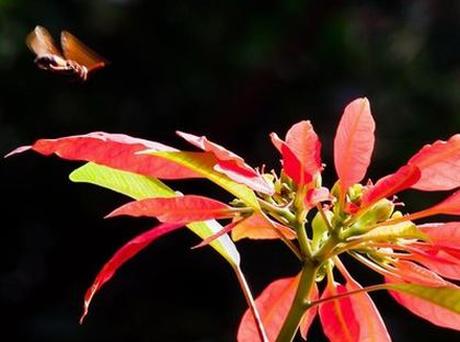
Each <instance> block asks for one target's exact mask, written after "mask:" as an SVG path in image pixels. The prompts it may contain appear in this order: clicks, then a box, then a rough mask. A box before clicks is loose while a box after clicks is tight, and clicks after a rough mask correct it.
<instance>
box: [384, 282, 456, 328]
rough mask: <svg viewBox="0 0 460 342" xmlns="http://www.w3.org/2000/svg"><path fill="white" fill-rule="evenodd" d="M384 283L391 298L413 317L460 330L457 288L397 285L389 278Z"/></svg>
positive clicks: (453, 286) (450, 286)
mask: <svg viewBox="0 0 460 342" xmlns="http://www.w3.org/2000/svg"><path fill="white" fill-rule="evenodd" d="M386 282H387V284H386V286H387V289H388V290H390V291H389V292H390V294H391V295H392V297H393V298H394V299H395V300H396V301H397V302H398V303H399V304H401V305H402V306H404V307H405V308H407V309H408V310H409V311H411V312H412V313H414V314H415V315H417V316H419V317H422V318H424V319H426V320H428V321H430V322H431V323H433V324H435V325H438V326H441V327H446V328H451V329H455V330H460V288H459V287H457V286H455V285H453V284H450V285H448V286H437V287H431V286H426V285H420V284H409V283H407V284H398V283H396V282H397V280H391V279H389V278H386Z"/></svg>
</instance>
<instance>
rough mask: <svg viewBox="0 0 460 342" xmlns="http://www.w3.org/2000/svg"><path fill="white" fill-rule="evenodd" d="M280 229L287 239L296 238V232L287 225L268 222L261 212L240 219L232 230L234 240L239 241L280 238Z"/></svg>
mask: <svg viewBox="0 0 460 342" xmlns="http://www.w3.org/2000/svg"><path fill="white" fill-rule="evenodd" d="M273 226H274V227H275V229H277V230H278V232H279V233H281V234H282V235H283V236H284V237H285V238H286V239H289V240H292V239H295V238H296V234H295V232H294V231H293V230H292V229H291V228H289V227H286V226H283V225H281V224H279V223H277V222H275V221H270V222H267V220H266V219H265V218H264V217H263V216H262V215H260V214H253V215H251V216H250V217H249V218H248V219H247V220H244V221H240V222H239V223H238V225H237V226H236V227H234V228H233V230H232V239H233V241H238V240H241V239H244V238H248V239H254V240H259V239H279V238H280V235H279V233H277V232H276V230H275V229H274V228H273Z"/></svg>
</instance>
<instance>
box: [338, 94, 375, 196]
mask: <svg viewBox="0 0 460 342" xmlns="http://www.w3.org/2000/svg"><path fill="white" fill-rule="evenodd" d="M374 130H375V123H374V119H373V118H372V114H371V110H370V105H369V101H368V100H367V99H366V98H360V99H356V100H354V101H353V102H351V103H350V104H349V105H348V106H347V107H346V108H345V111H344V113H343V116H342V118H341V119H340V123H339V126H338V128H337V133H336V136H335V140H334V163H335V169H336V171H337V175H338V176H339V179H340V184H341V187H342V189H343V190H346V189H347V188H348V187H349V186H350V185H352V184H354V183H358V182H360V181H361V180H362V179H363V178H364V176H365V174H366V171H367V167H368V166H369V163H370V160H371V155H372V151H373V149H374V140H375V138H374Z"/></svg>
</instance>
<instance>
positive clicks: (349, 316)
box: [319, 283, 359, 342]
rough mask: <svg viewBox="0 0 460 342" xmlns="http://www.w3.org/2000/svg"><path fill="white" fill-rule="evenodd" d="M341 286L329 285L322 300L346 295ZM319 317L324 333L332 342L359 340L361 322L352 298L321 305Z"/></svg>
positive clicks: (344, 289)
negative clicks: (355, 311) (354, 308)
mask: <svg viewBox="0 0 460 342" xmlns="http://www.w3.org/2000/svg"><path fill="white" fill-rule="evenodd" d="M346 292H348V291H347V288H346V287H345V286H343V285H341V284H332V283H330V284H328V286H327V287H326V288H325V289H324V292H323V294H322V295H321V299H324V298H328V297H331V296H335V295H338V294H342V293H346ZM319 317H320V319H321V325H322V326H323V331H324V333H325V334H326V336H327V337H328V339H329V340H330V341H331V342H354V341H358V338H359V322H358V319H357V317H356V315H355V313H354V311H353V306H352V302H351V299H350V296H347V297H344V298H341V299H337V300H332V301H329V302H325V303H323V304H320V306H319Z"/></svg>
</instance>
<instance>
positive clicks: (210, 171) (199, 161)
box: [144, 151, 260, 209]
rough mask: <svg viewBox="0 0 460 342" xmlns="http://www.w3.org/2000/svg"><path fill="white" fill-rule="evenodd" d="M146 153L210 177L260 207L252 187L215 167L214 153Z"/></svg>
mask: <svg viewBox="0 0 460 342" xmlns="http://www.w3.org/2000/svg"><path fill="white" fill-rule="evenodd" d="M144 153H147V154H153V155H155V156H157V157H160V158H164V159H166V160H169V161H171V162H174V163H177V164H180V165H182V166H184V167H186V168H188V169H190V170H192V171H193V172H195V173H198V174H199V175H201V176H202V177H205V178H207V179H209V180H210V181H212V182H214V183H216V184H217V185H219V186H220V187H222V188H224V189H225V190H227V191H228V192H230V193H231V194H233V195H234V196H235V197H238V198H240V199H241V200H242V201H244V202H245V203H246V204H247V205H248V206H250V207H252V208H254V209H260V206H259V203H258V202H257V198H256V196H255V194H254V191H252V190H251V189H250V188H248V187H247V186H246V185H244V184H240V183H237V182H235V181H233V180H231V179H229V178H228V177H226V176H225V175H222V173H220V172H217V171H216V170H215V169H214V165H216V163H217V161H216V158H215V157H214V155H213V154H212V153H210V152H150V151H146V152H144Z"/></svg>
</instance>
